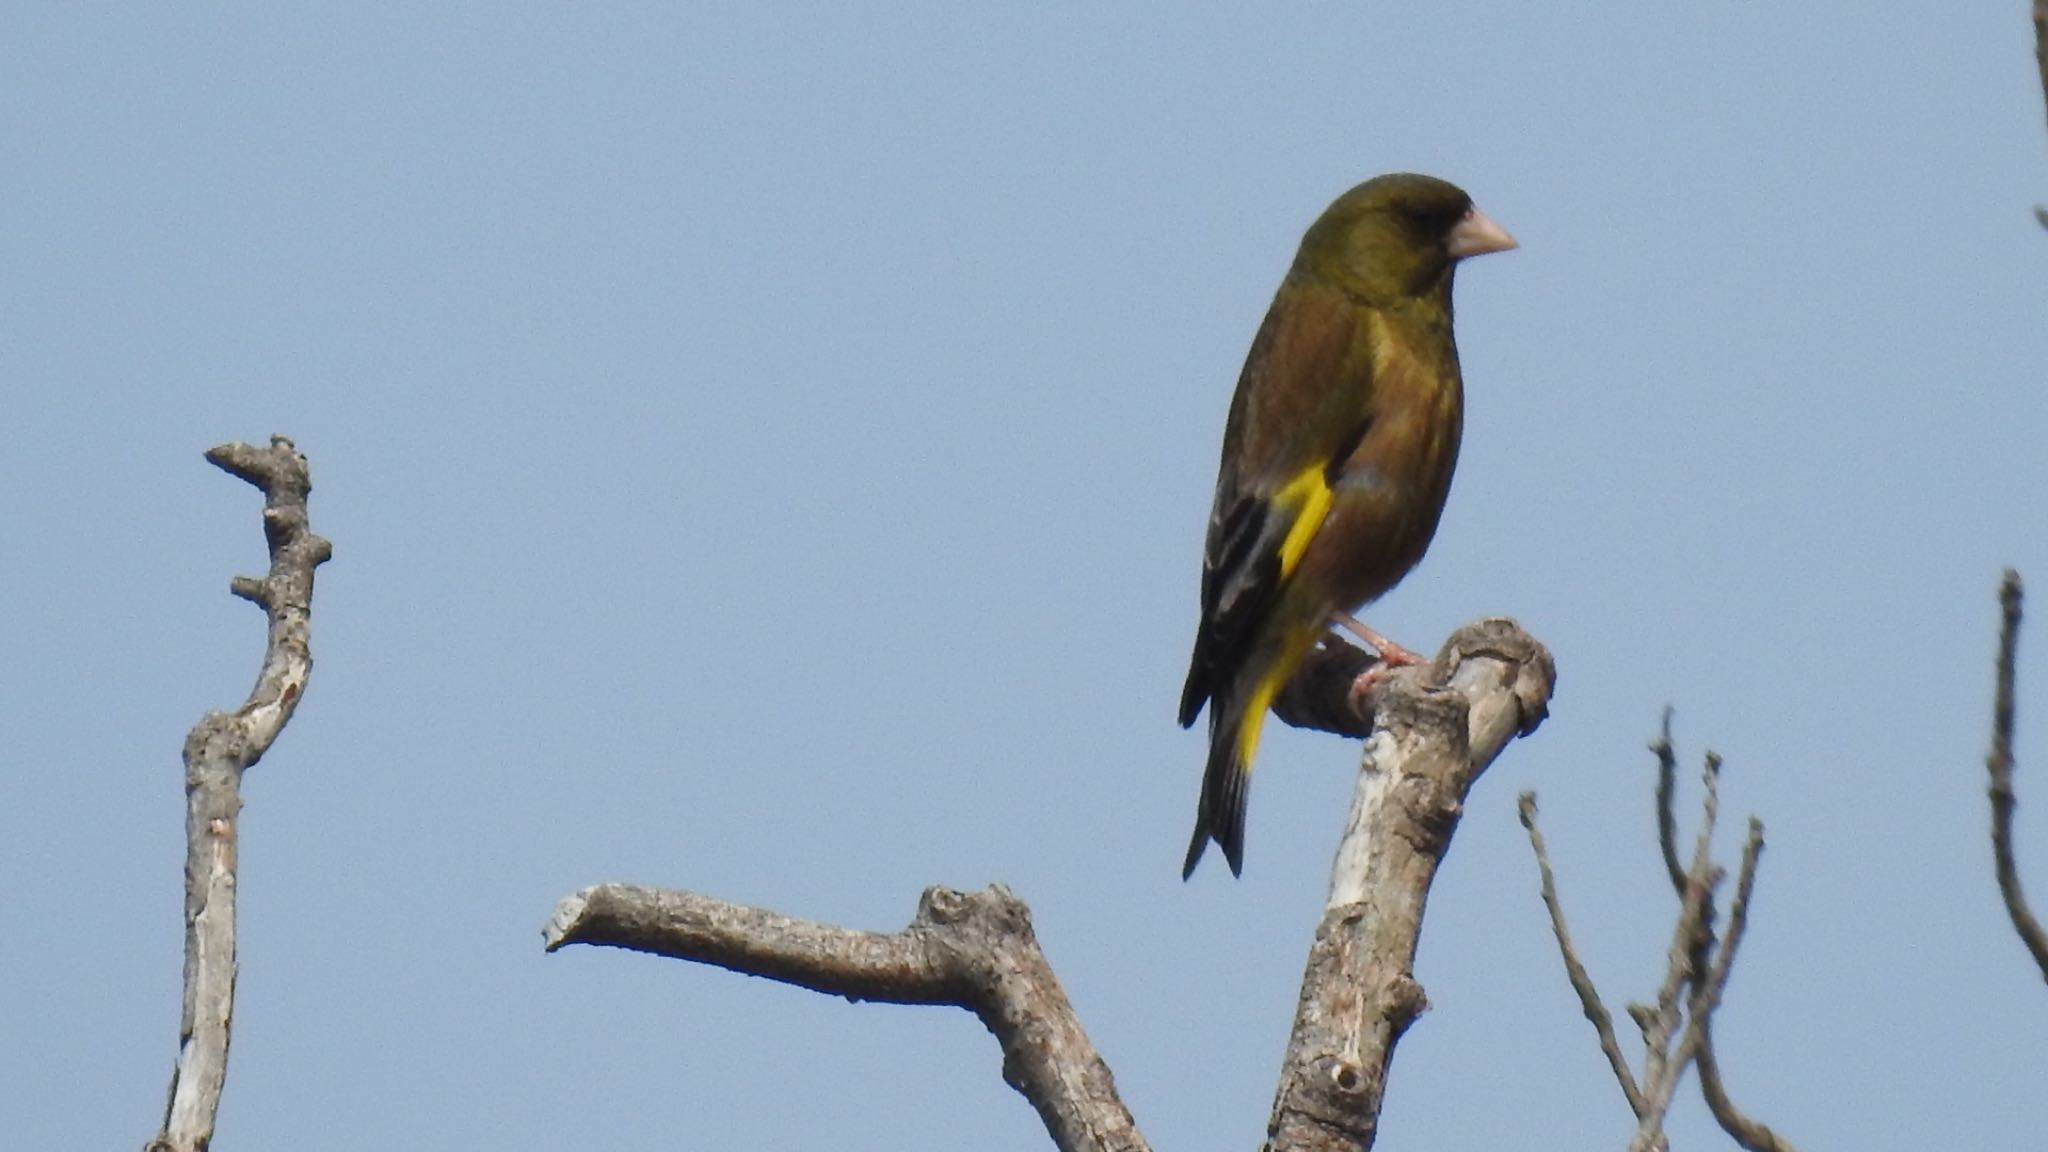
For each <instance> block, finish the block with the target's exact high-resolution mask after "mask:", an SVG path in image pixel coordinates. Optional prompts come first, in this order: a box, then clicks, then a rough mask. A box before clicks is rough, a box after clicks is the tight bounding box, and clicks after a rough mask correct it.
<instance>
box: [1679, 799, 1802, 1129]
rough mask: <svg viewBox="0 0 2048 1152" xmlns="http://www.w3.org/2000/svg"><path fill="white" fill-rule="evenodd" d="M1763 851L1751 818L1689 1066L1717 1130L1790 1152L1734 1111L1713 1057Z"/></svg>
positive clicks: (1759, 829) (1701, 996) (1697, 995)
mask: <svg viewBox="0 0 2048 1152" xmlns="http://www.w3.org/2000/svg"><path fill="white" fill-rule="evenodd" d="M1763 850H1764V825H1763V821H1761V820H1758V819H1757V818H1756V817H1754V816H1752V817H1750V819H1749V836H1748V838H1747V839H1746V840H1744V841H1743V845H1742V865H1741V868H1740V869H1739V870H1738V871H1737V872H1736V875H1735V898H1734V899H1733V900H1732V901H1730V902H1729V905H1728V931H1727V934H1726V936H1725V937H1724V938H1723V939H1722V941H1721V948H1720V951H1719V953H1718V954H1717V955H1716V956H1715V957H1714V963H1713V967H1712V968H1711V969H1710V970H1709V972H1708V974H1707V979H1706V980H1705V981H1704V982H1703V983H1701V984H1700V985H1699V986H1698V987H1697V988H1696V990H1695V992H1694V1002H1693V1006H1692V1008H1691V1012H1692V1019H1693V1023H1694V1025H1695V1027H1696V1029H1697V1031H1698V1033H1699V1042H1698V1046H1697V1050H1696V1051H1695V1053H1694V1056H1693V1063H1694V1065H1695V1066H1696V1067H1697V1068H1698V1069H1699V1072H1700V1093H1701V1095H1703V1096H1705V1097H1706V1100H1707V1110H1708V1111H1710V1112H1712V1113H1713V1114H1714V1120H1715V1122H1716V1123H1718V1124H1720V1125H1721V1130H1722V1131H1724V1132H1726V1133H1728V1135H1729V1136H1730V1137H1731V1138H1733V1139H1734V1141H1735V1142H1736V1143H1737V1144H1739V1145H1741V1146H1742V1147H1743V1148H1744V1149H1746V1150H1747V1152H1794V1149H1793V1147H1792V1144H1791V1143H1790V1142H1789V1141H1787V1140H1786V1139H1784V1138H1783V1137H1781V1136H1779V1135H1778V1134H1777V1133H1776V1132H1773V1131H1772V1130H1771V1129H1770V1127H1769V1126H1768V1125H1766V1124H1764V1123H1763V1122H1762V1121H1759V1120H1757V1119H1755V1118H1753V1117H1751V1116H1749V1115H1748V1114H1746V1113H1744V1112H1743V1111H1742V1110H1741V1109H1740V1108H1737V1107H1736V1106H1735V1101H1734V1100H1732V1099H1730V1098H1729V1096H1728V1089H1727V1087H1726V1086H1725V1085H1724V1084H1723V1083H1722V1080H1721V1065H1720V1061H1719V1060H1718V1059H1716V1057H1715V1055H1714V1030H1713V1025H1714V1012H1715V1011H1716V1010H1717V1009H1719V1008H1720V1006H1721V995H1722V993H1723V992H1724V991H1726V990H1727V987H1728V977H1729V974H1730V973H1731V972H1733V971H1734V967H1735V953H1736V951H1737V950H1738V949H1740V948H1741V947H1742V936H1743V933H1744V932H1745V931H1746V930H1747V928H1748V926H1749V898H1750V894H1751V893H1752V892H1753V891H1755V888H1756V868H1757V860H1758V858H1759V857H1760V856H1762V854H1763Z"/></svg>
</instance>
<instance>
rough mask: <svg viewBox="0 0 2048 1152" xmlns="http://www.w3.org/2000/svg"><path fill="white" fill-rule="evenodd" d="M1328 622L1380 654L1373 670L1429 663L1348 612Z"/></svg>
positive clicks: (1424, 658)
mask: <svg viewBox="0 0 2048 1152" xmlns="http://www.w3.org/2000/svg"><path fill="white" fill-rule="evenodd" d="M1330 622H1331V623H1333V624H1335V625H1336V626H1337V627H1339V628H1342V629H1343V630H1345V631H1346V632H1349V633H1351V634H1352V635H1353V636H1356V637H1358V638H1359V639H1360V640H1363V641H1365V642H1366V643H1367V644H1368V645H1370V646H1371V647H1372V650H1373V651H1375V652H1377V653H1379V654H1380V663H1379V664H1378V665H1377V666H1375V670H1377V669H1378V668H1399V667H1401V666H1403V665H1406V664H1427V663H1429V657H1427V656H1424V655H1423V654H1422V653H1420V652H1415V651H1411V650H1409V649H1407V648H1403V647H1401V646H1400V645H1399V644H1396V643H1394V642H1393V641H1392V640H1389V639H1387V638H1386V637H1385V636H1382V635H1380V634H1379V633H1378V632H1375V631H1373V630H1372V629H1371V628H1368V627H1366V625H1365V621H1363V620H1360V619H1359V618H1358V617H1356V616H1353V615H1352V614H1350V613H1349V612H1339V613H1337V614H1336V615H1334V616H1332V617H1330ZM1366 675H1368V676H1370V675H1372V673H1371V672H1368V673H1366Z"/></svg>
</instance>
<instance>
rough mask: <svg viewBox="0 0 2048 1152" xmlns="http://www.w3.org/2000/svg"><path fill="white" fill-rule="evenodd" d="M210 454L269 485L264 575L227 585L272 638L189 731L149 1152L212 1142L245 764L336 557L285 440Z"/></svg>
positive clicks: (273, 730) (266, 733) (292, 686)
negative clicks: (165, 1055) (181, 973)
mask: <svg viewBox="0 0 2048 1152" xmlns="http://www.w3.org/2000/svg"><path fill="white" fill-rule="evenodd" d="M206 458H207V460H209V461H211V462H212V463H213V464H214V465H215V466H217V467H219V468H220V469H222V470H223V471H226V472H229V473H231V474H233V475H235V476H239V477H241V478H242V479H244V480H247V481H248V482H249V483H251V484H253V485H255V486H256V487H258V488H260V489H262V490H263V535H264V538H265V539H266V540H267V541H269V544H270V572H269V574H268V575H267V576H265V577H264V578H263V579H261V580H256V579H251V578H249V577H244V576H237V577H235V579H234V580H233V581H231V582H230V583H229V586H228V587H229V590H230V591H231V592H233V593H234V594H235V595H237V596H239V597H241V598H242V599H244V600H249V601H251V602H253V603H255V604H256V605H258V606H259V607H261V608H262V609H263V612H264V615H265V616H266V617H268V619H269V638H268V642H267V643H266V644H265V646H264V651H263V666H262V669H261V671H259V672H258V673H257V677H256V686H255V687H254V688H253V689H251V690H250V692H249V698H248V700H247V701H245V702H244V703H243V704H242V706H241V707H240V708H238V709H236V710H235V711H234V712H208V713H207V714H206V715H205V716H204V717H202V718H201V719H200V721H199V723H198V724H197V725H195V726H194V727H193V729H192V731H191V733H190V734H189V735H188V736H186V738H185V1002H184V1013H183V1018H182V1022H181V1024H180V1027H179V1044H178V1062H177V1064H176V1066H175V1067H174V1068H173V1069H172V1071H171V1087H170V1092H169V1098H168V1100H167V1101H166V1103H165V1107H164V1123H163V1128H162V1129H161V1130H160V1131H159V1132H158V1133H157V1135H156V1137H155V1139H153V1140H151V1141H150V1142H149V1144H148V1145H147V1146H146V1152H205V1149H206V1147H207V1146H208V1144H209V1143H211V1142H212V1140H213V1124H214V1117H215V1116H216V1115H217V1114H218V1112H219V1110H220V1094H221V1087H222V1085H223V1084H224V1083H225V1082H226V1080H227V1065H228V1039H229V1033H230V1031H231V1025H232V1022H233V1019H234V1008H235V1003H234V1001H235V887H236V880H235V870H236V843H237V834H236V820H237V818H238V816H239V814H240V812H241V810H242V797H241V785H242V773H244V772H246V771H247V770H248V769H249V768H250V767H251V766H253V765H254V764H255V763H256V762H257V761H258V760H260V759H262V758H263V754H264V753H265V752H266V751H268V750H269V749H270V745H271V744H272V742H274V741H275V740H276V739H277V736H278V733H280V732H282V731H283V730H284V726H285V724H286V723H287V722H288V721H290V720H291V718H292V713H293V711H294V710H296V709H297V708H298V704H299V700H300V699H301V698H302V697H303V696H304V695H305V690H306V679H307V677H308V676H309V675H311V673H312V669H313V653H312V649H311V647H310V642H311V634H312V633H311V627H310V619H311V613H312V609H313V570H314V569H315V568H317V567H319V566H320V565H321V564H323V563H325V562H326V561H327V559H328V558H329V557H330V556H331V555H333V549H332V548H331V547H330V546H329V545H328V543H327V541H325V540H323V539H321V538H320V537H318V536H316V535H314V534H313V530H312V528H311V527H310V526H309V523H308V521H307V517H306V497H307V494H308V493H310V492H311V491H312V489H313V482H312V478H311V476H310V475H309V474H308V472H307V469H306V458H305V457H304V456H302V455H300V454H299V451H298V449H296V448H294V447H293V446H292V442H291V441H290V440H287V439H285V438H284V437H282V436H273V437H271V438H270V446H269V447H268V448H257V447H254V446H252V445H248V444H223V445H221V446H220V447H218V448H215V449H213V450H212V451H210V452H208V453H207V454H206Z"/></svg>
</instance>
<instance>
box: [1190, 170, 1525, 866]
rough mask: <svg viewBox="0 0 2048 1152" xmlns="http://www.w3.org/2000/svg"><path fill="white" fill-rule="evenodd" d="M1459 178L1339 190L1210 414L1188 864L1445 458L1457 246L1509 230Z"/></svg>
mask: <svg viewBox="0 0 2048 1152" xmlns="http://www.w3.org/2000/svg"><path fill="white" fill-rule="evenodd" d="M1514 243H1515V242H1514V241H1513V240H1512V239H1510V238H1509V236H1508V234H1507V233H1506V232H1504V231H1502V230H1501V228H1500V226H1499V225H1497V224H1495V223H1494V222H1493V221H1492V220H1490V219H1488V218H1487V217H1486V216H1485V215H1484V214H1482V213H1480V212H1479V211H1478V210H1477V209H1475V208H1473V207H1472V200H1471V198H1470V197H1468V196H1466V195H1465V193H1464V192H1462V191H1460V190H1459V189H1458V188H1457V187H1456V186H1454V185H1451V184H1447V183H1445V182H1444V181H1442V180H1438V179H1436V178H1435V177H1431V176H1417V175H1406V174H1403V175H1393V176H1381V177H1378V178H1376V179H1373V180H1368V181H1366V182H1365V183H1363V184H1360V185H1359V186H1358V187H1356V188H1353V189H1352V190H1351V191H1349V192H1346V193H1345V194H1344V195H1342V196H1340V197H1338V198H1337V200H1336V202H1335V203H1333V204H1331V205H1330V207H1329V208H1328V209H1327V210H1325V211H1324V212H1323V214H1322V216H1321V217H1320V218H1318V219H1317V220H1316V222H1315V223H1314V224H1312V225H1310V226H1309V230H1308V233H1307V235H1305V236H1303V237H1302V241H1301V250H1300V252H1299V253H1298V254H1296V256H1295V258H1294V265H1293V267H1291V268H1290V269H1288V272H1287V277H1286V279H1284V280H1282V281H1281V283H1280V290H1279V292H1278V293H1277V294H1276V295H1275V296H1274V298H1273V306H1272V307H1271V308H1270V309H1269V310H1268V311H1267V313H1266V320H1265V323H1263V324H1261V325H1260V326H1259V332H1258V336H1257V337H1256V338H1255V339H1254V340H1253V341H1252V348H1251V353H1250V355H1249V356H1247V357H1246V359H1245V365H1244V372H1243V374H1242V375H1240V376H1239V377H1238V382H1237V394H1236V396H1235V397H1233V398H1232V400H1231V402H1230V418H1229V422H1228V423H1226V424H1225V425H1224V429H1223V460H1222V466H1221V467H1220V469H1219V470H1218V475H1217V477H1216V502H1215V505H1214V508H1213V510H1212V511H1211V512H1210V515H1209V538H1208V544H1207V547H1206V548H1205V550H1204V552H1203V558H1202V619H1201V625H1200V627H1199V628H1198V629H1197V631H1196V633H1195V651H1194V659H1193V661H1192V662H1191V666H1190V667H1189V669H1188V679H1187V686H1186V688H1185V689H1183V691H1182V693H1181V701H1180V722H1181V725H1182V727H1187V726H1189V725H1191V724H1193V723H1194V722H1195V717H1196V716H1197V715H1199V714H1200V713H1201V711H1202V707H1203V705H1204V704H1207V705H1208V708H1209V760H1208V765H1207V768H1206V769H1205V771H1204V772H1203V777H1202V799H1201V805H1200V807H1199V809H1198V810H1197V813H1196V820H1195V835H1194V840H1193V842H1192V843H1191V844H1189V845H1188V855H1187V863H1186V865H1185V866H1184V867H1183V869H1182V871H1181V875H1182V876H1183V877H1186V876H1188V875H1190V874H1192V873H1193V872H1194V869H1195V864H1196V862H1197V861H1199V860H1200V859H1201V858H1202V851H1203V849H1204V848H1206V847H1208V843H1209V841H1210V840H1212V839H1213V840H1215V841H1216V842H1217V844H1219V845H1221V846H1222V848H1223V855H1224V857H1225V859H1227V860H1228V861H1229V863H1230V870H1231V872H1232V873H1233V874H1241V872H1242V870H1243V867H1244V817H1245V798H1246V792H1247V788H1248V787H1249V784H1250V776H1251V765H1252V754H1253V752H1254V751H1255V750H1256V749H1257V747H1258V739H1259V727H1260V724H1261V722H1262V721H1263V720H1264V719H1265V714H1266V709H1267V708H1268V707H1269V706H1270V705H1271V704H1272V702H1273V697H1274V696H1275V694H1277V693H1278V692H1279V690H1280V688H1281V687H1282V686H1283V685H1285V684H1286V682H1287V679H1288V677H1290V676H1292V675H1293V673H1294V670H1295V669H1296V667H1298V666H1299V665H1300V663H1301V660H1302V657H1303V656H1305V655H1306V654H1307V653H1308V651H1309V649H1310V648H1311V647H1313V646H1314V644H1315V642H1316V639H1317V637H1319V636H1320V635H1321V634H1322V632H1323V630H1324V629H1325V628H1326V627H1327V626H1328V624H1329V622H1330V618H1331V617H1332V615H1333V614H1335V613H1339V612H1349V611H1352V610H1354V609H1356V608H1358V607H1359V606H1360V605H1362V604H1364V603H1366V602H1367V601H1370V600H1373V599H1375V598H1376V597H1378V596H1380V595H1381V594H1382V593H1384V592H1386V591H1387V590H1388V589H1390V588H1392V587H1393V586H1394V585H1395V584H1396V583H1398V582H1399V581H1400V579H1401V577H1403V576H1405V575H1407V573H1408V570H1409V569H1411V568H1413V567H1414V566H1415V564H1416V562H1417V561H1419V560H1421V559H1422V553H1423V551H1424V550H1425V549H1426V548H1428V547H1429V540H1430V537H1431V536H1432V535H1433V534H1435V532H1436V524H1437V518H1438V516H1439V515H1441V514H1442V512H1443V507H1444V498H1445V496H1446V495H1448V493H1449V492H1450V486H1451V471H1452V469H1453V468H1454V467H1455V466H1456V464H1457V461H1458V437H1459V432H1460V430H1461V428H1462V426H1463V421H1464V411H1463V406H1464V391H1463V385H1462V383H1461V382H1460V379H1459V376H1458V350H1457V347H1456V346H1455V344H1454V343H1453V342H1452V339H1451V274H1452V270H1453V269H1454V268H1455V267H1456V265H1457V262H1458V261H1459V260H1460V259H1462V258H1464V257H1466V256H1473V255H1478V254H1480V253H1482V252H1495V251H1499V250H1501V249H1504V248H1512V247H1514Z"/></svg>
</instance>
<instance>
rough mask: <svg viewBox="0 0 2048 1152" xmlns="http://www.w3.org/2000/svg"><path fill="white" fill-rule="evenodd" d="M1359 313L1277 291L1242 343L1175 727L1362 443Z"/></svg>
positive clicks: (1240, 648)
mask: <svg viewBox="0 0 2048 1152" xmlns="http://www.w3.org/2000/svg"><path fill="white" fill-rule="evenodd" d="M1362 316H1363V314H1362V311H1361V310H1360V309H1359V307H1358V306H1357V305H1356V304H1355V303H1353V302H1352V301H1351V300H1350V299H1348V298H1346V297H1344V296H1343V295H1342V294H1341V293H1337V292H1334V291H1318V290H1315V289H1313V288H1303V287H1300V286H1297V285H1288V286H1283V288H1282V289H1281V292H1280V295H1279V297H1278V298H1276V299H1275V300H1274V302H1273V307H1272V309H1271V310H1270V311H1269V312H1268V313H1267V314H1266V320H1265V323H1264V324H1262V325H1260V328H1259V334H1258V337H1257V338H1256V339H1254V340H1253V342H1252V349H1251V354H1250V355H1249V356H1248V357H1247V358H1246V361H1245V367H1244V374H1243V375H1242V376H1241V377H1240V378H1239V381H1238V386H1237V395H1236V397H1235V399H1234V400H1233V401H1232V403H1231V411H1230V421H1229V423H1228V424H1227V425H1226V426H1225V429H1224V435H1223V464H1222V467H1221V469H1220V471H1219V474H1218V476H1217V481H1216V501H1215V504H1214V506H1213V507H1212V509H1211V511H1210V514H1209V537H1208V543H1207V546H1206V547H1205V549H1204V551H1203V557H1202V619H1201V624H1200V627H1199V628H1198V630H1197V631H1196V634H1195V652H1194V659H1193V661H1192V662H1191V666H1190V667H1189V669H1188V679H1187V685H1186V687H1185V688H1184V689H1183V690H1182V693H1181V707H1180V722H1181V724H1182V725H1183V726H1186V725H1189V724H1192V723H1194V719H1195V716H1196V714H1198V713H1199V712H1200V711H1201V710H1202V705H1203V703H1204V702H1206V701H1208V700H1210V699H1211V698H1213V697H1215V696H1216V695H1217V694H1218V693H1219V692H1222V691H1225V690H1227V687H1228V683H1229V680H1230V678H1231V676H1232V674H1233V673H1234V671H1235V670H1236V669H1238V668H1239V667H1240V666H1242V665H1243V663H1244V662H1245V660H1246V659H1247V658H1248V657H1249V656H1250V654H1251V650H1252V649H1253V647H1254V646H1255V645H1256V644H1257V642H1258V638H1259V635H1260V633H1261V631H1262V629H1263V627H1264V625H1265V623H1266V622H1267V620H1268V619H1269V618H1270V616H1271V614H1272V610H1273V607H1274V604H1275V602H1276V601H1277V599H1278V596H1279V592H1280V590H1281V589H1282V588H1283V587H1284V586H1285V585H1286V582H1287V579H1288V577H1289V576H1290V575H1291V574H1292V573H1293V572H1294V569H1295V566H1296V565H1297V564H1299V563H1300V561H1301V557H1302V554H1303V553H1304V552H1306V551H1307V550H1308V546H1309V543H1310V541H1312V540H1314V539H1315V535H1316V532H1317V531H1318V530H1319V529H1320V528H1321V527H1322V524H1323V518H1324V516H1325V515H1326V514H1327V513H1328V511H1329V509H1330V504H1331V501H1332V498H1333V492H1332V489H1331V482H1332V480H1333V479H1334V476H1335V473H1336V471H1337V468H1338V467H1339V466H1340V465H1341V464H1342V462H1343V461H1344V459H1345V457H1346V456H1348V455H1349V454H1350V451H1351V449H1352V448H1354V447H1356V446H1357V444H1358V442H1359V440H1360V439H1361V438H1362V437H1363V436H1364V433H1365V427H1366V420H1367V413H1368V412H1369V410H1370V402H1371V375H1372V368H1371V363H1372V358H1371V355H1370V352H1369V350H1367V349H1365V348H1363V347H1361V343H1362V340H1361V337H1362V336H1363V335H1364V333H1363V331H1362V329H1361V325H1362V323H1363V319H1362Z"/></svg>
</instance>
